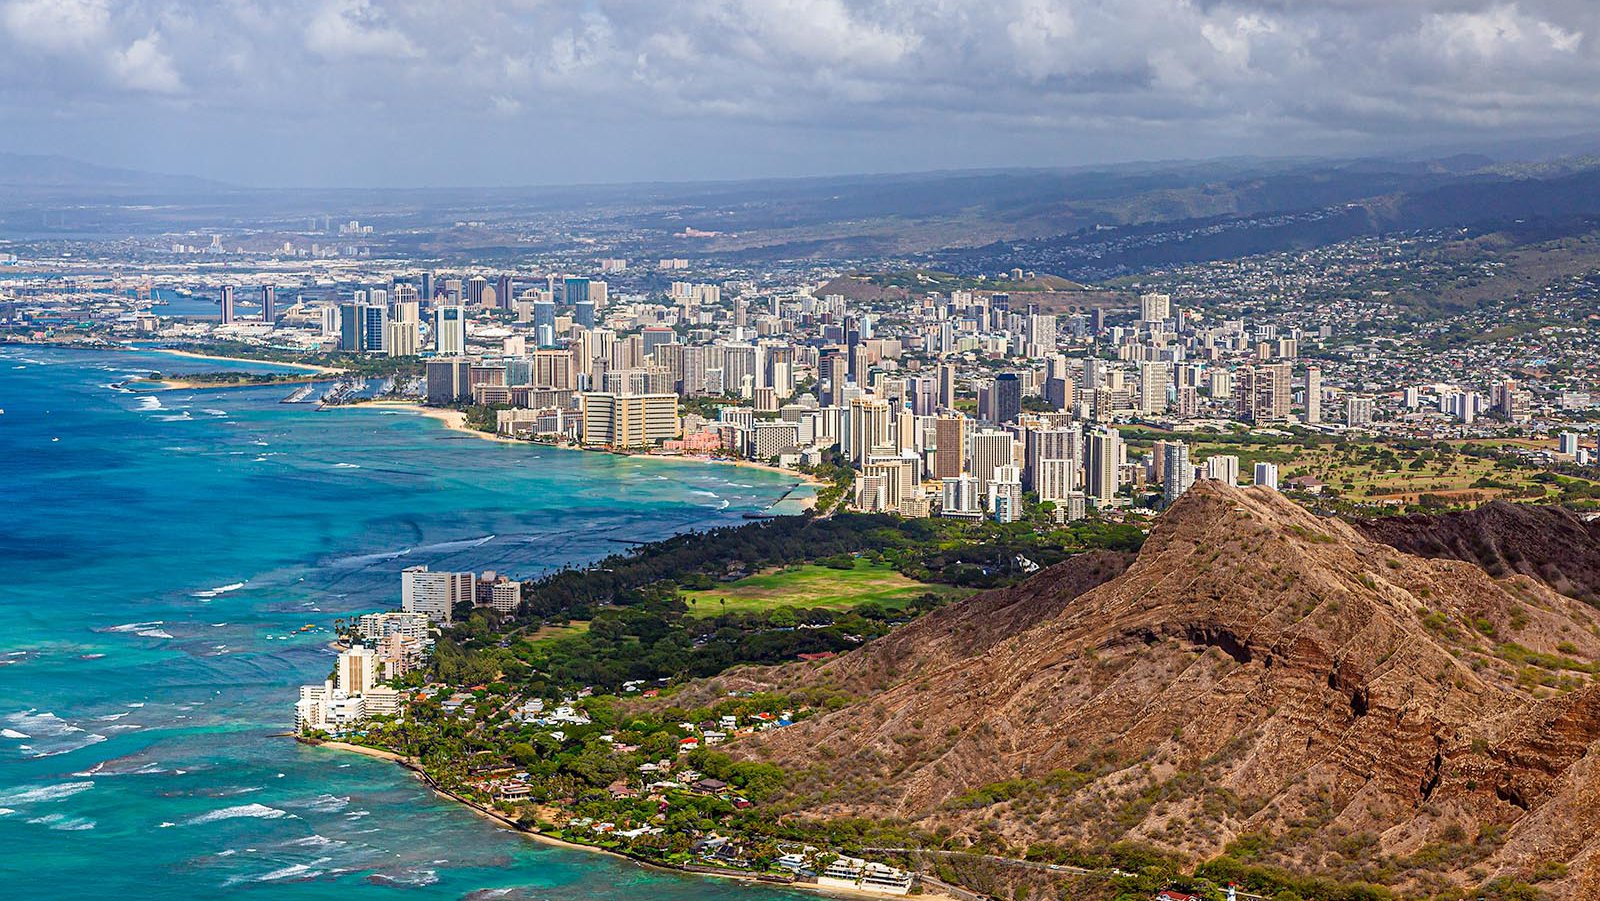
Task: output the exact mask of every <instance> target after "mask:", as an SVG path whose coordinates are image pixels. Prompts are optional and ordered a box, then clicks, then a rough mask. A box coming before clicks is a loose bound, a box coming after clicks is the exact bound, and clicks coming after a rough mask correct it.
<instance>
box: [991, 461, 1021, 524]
mask: <svg viewBox="0 0 1600 901" xmlns="http://www.w3.org/2000/svg"><path fill="white" fill-rule="evenodd" d="M989 512H990V514H991V515H993V516H994V521H995V522H998V523H1008V522H1016V521H1017V520H1019V519H1021V518H1022V470H1021V469H1020V468H1018V467H1017V466H1015V465H1012V464H1007V465H1005V466H998V467H996V468H995V471H994V480H993V481H991V482H990V483H989Z"/></svg>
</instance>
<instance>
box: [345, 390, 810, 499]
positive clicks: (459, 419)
mask: <svg viewBox="0 0 1600 901" xmlns="http://www.w3.org/2000/svg"><path fill="white" fill-rule="evenodd" d="M343 406H344V407H347V408H350V409H367V408H373V407H376V408H378V409H389V410H410V411H412V412H414V413H416V414H417V415H419V416H426V417H428V418H429V419H433V420H437V421H438V422H441V423H444V426H445V428H447V429H450V430H451V431H454V432H461V433H463V434H466V435H471V436H473V437H474V438H481V439H483V440H485V441H498V442H500V443H502V444H521V445H525V446H526V445H534V444H535V442H531V441H523V440H521V439H518V438H507V437H505V436H503V435H496V434H493V433H491V432H481V431H479V430H477V429H475V428H472V427H470V426H468V425H467V415H466V414H465V413H462V412H461V411H460V410H451V409H447V408H444V407H425V406H423V405H422V404H419V403H416V402H414V401H406V400H369V401H362V402H360V403H357V404H346V405H343ZM330 409H332V408H330ZM536 446H541V447H558V448H561V449H565V450H578V451H589V452H590V453H603V454H613V455H617V454H616V453H615V452H614V451H608V450H602V449H600V448H587V447H582V446H578V445H571V444H562V445H536ZM619 456H626V457H635V458H638V459H641V460H676V461H680V462H685V463H710V464H714V465H717V466H737V467H740V468H743V469H760V470H765V471H766V472H773V473H777V474H778V475H782V476H787V477H789V478H792V479H795V480H796V481H799V482H801V483H803V484H808V485H811V486H812V487H813V488H822V487H824V485H823V483H822V482H820V481H818V480H817V479H815V478H813V477H812V476H809V475H807V474H805V473H803V472H796V471H794V470H792V469H783V468H780V467H777V466H769V465H768V464H766V463H757V462H756V461H754V460H726V459H723V458H720V457H699V456H685V455H681V454H635V453H626V454H620V455H619ZM814 502H815V498H814V497H813V498H807V499H806V504H805V506H806V507H807V508H808V509H809V507H810V506H811V504H813V503H814Z"/></svg>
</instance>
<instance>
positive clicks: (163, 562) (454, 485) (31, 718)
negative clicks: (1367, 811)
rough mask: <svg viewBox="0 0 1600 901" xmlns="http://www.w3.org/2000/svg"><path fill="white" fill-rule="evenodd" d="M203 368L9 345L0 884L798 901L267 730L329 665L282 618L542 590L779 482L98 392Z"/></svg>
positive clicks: (163, 892) (221, 395)
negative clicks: (407, 586)
mask: <svg viewBox="0 0 1600 901" xmlns="http://www.w3.org/2000/svg"><path fill="white" fill-rule="evenodd" d="M216 368H217V364H216V363H209V362H205V361H194V360H185V359H182V358H178V357H171V356H162V355H158V354H153V353H135V352H127V353H120V352H119V353H103V352H92V351H70V350H50V349H43V348H34V347H0V408H3V409H4V413H3V414H0V461H3V463H4V468H5V469H4V478H3V479H0V571H3V572H4V573H5V575H6V578H5V581H4V590H3V591H0V612H3V614H4V622H5V628H4V629H0V728H3V729H4V731H3V732H0V811H3V813H0V886H3V888H4V890H5V895H6V896H7V897H28V898H42V899H53V898H60V899H74V901H77V899H79V898H81V896H82V895H83V894H84V893H85V892H86V891H87V892H92V893H94V894H95V895H96V896H101V897H107V896H109V897H114V898H117V899H119V901H140V899H147V898H148V899H155V898H163V899H165V898H204V897H213V896H219V895H220V896H229V897H231V896H234V895H241V896H252V895H260V894H262V893H264V892H269V893H270V895H271V897H273V898H280V897H281V898H293V899H298V898H307V899H319V898H346V897H349V896H350V895H351V893H355V894H357V895H359V896H361V897H371V898H391V897H392V898H463V897H475V898H476V897H510V898H530V899H532V898H538V899H578V898H599V899H612V898H662V899H690V898H695V899H698V898H712V899H720V898H735V897H737V898H745V899H757V901H764V899H774V898H780V897H791V895H789V894H788V893H784V892H780V891H777V890H773V889H768V888H763V887H754V886H745V885H737V884H731V883H726V882H717V881H703V880H698V879H692V878H679V877H677V876H674V875H670V874H662V873H656V872H651V871H646V870H643V869H641V868H639V867H635V866H633V865H631V864H629V863H627V862H623V861H616V860H613V859H609V858H605V857H600V856H596V855H591V854H585V853H582V852H573V851H566V850H561V849H553V848H549V847H545V846H541V845H537V844H534V843H531V842H529V841H527V840H526V839H524V838H522V837H520V836H517V835H514V834H512V833H509V832H506V831H504V830H500V829H498V828H496V827H494V826H493V825H492V824H490V823H488V822H486V821H484V820H482V819H481V818H478V817H476V816H474V815H473V814H471V813H470V812H468V811H466V810H464V809H461V808H459V807H457V806H455V805H453V804H450V803H447V802H444V801H441V800H439V799H437V798H435V797H434V796H433V795H432V794H430V793H429V792H427V791H426V790H425V789H423V788H422V787H421V786H420V785H419V784H418V783H417V782H416V781H414V780H413V779H412V778H411V777H410V776H409V775H407V774H406V773H405V772H404V771H402V770H400V769H399V768H398V767H395V766H392V765H390V764H387V763H384V762H381V761H375V760H370V759H367V758H362V757H357V756H354V755H349V754H342V753H340V752H336V751H328V750H323V749H315V748H307V747H304V746H301V745H299V744H296V743H295V742H293V741H292V740H290V739H287V738H283V737H280V733H282V732H284V731H285V730H286V729H287V727H288V725H289V720H290V719H291V715H292V703H293V698H294V692H295V686H297V685H298V684H300V683H301V682H306V681H313V680H318V679H321V678H322V677H323V676H324V675H325V674H326V673H327V671H328V669H329V667H330V664H331V662H332V654H331V652H329V651H328V650H327V649H326V647H325V645H326V642H327V641H328V639H329V634H328V632H327V631H326V630H325V629H322V630H318V631H317V632H313V633H306V634H298V633H294V632H293V630H295V629H298V628H299V627H300V626H301V625H303V624H306V623H315V624H318V625H320V626H326V625H327V624H328V623H330V622H331V621H332V619H333V618H334V617H335V616H339V615H342V614H347V613H351V612H357V611H365V610H374V609H384V608H388V607H392V606H394V605H395V604H396V603H397V597H398V575H397V574H398V572H399V570H400V569H401V568H402V567H404V566H409V565H413V564H417V563H426V564H428V565H430V566H433V567H438V568H453V569H472V570H484V569H497V570H500V571H503V572H508V573H511V574H513V575H517V576H522V577H528V576H534V575H537V574H539V573H540V572H543V571H545V570H546V569H547V568H549V567H554V566H560V565H563V564H567V563H578V562H584V561H587V560H592V559H595V558H597V557H599V556H602V555H604V554H606V553H610V552H612V551H614V550H617V549H618V548H621V547H623V546H625V545H626V544H627V543H629V542H635V541H640V540H648V539H653V538H658V537H662V536H664V535H666V534H668V533H670V532H673V531H676V530H682V529H686V528H693V527H696V526H701V525H706V524H711V523H718V522H733V521H737V520H738V519H739V517H740V516H741V515H742V514H743V513H745V512H749V511H752V510H759V509H763V508H765V507H766V505H767V504H769V503H770V502H771V501H772V500H774V499H775V498H777V497H778V496H779V495H781V494H782V493H783V492H784V491H785V490H786V489H787V488H788V487H789V486H790V485H791V484H792V481H791V480H788V479H785V478H782V477H780V476H776V475H774V474H770V473H765V472H761V471H754V470H742V469H731V468H728V467H719V466H714V465H708V464H695V463H668V462H661V461H642V460H629V459H625V458H618V457H611V456H606V455H601V454H590V453H584V452H581V451H566V450H554V449H544V448H535V447H524V446H511V445H504V444H496V443H492V442H487V441H482V440H479V439H476V438H472V437H470V436H463V435H457V434H455V433H451V432H449V431H446V430H444V429H443V428H442V427H440V426H439V425H438V424H437V423H434V422H432V421H430V420H426V419H424V418H421V417H418V416H415V415H412V414H410V413H408V412H402V411H387V412H380V411H377V410H359V409H357V410H342V411H335V412H321V413H319V412H315V411H314V410H313V409H311V408H309V407H306V406H303V405H292V404H280V403H278V401H279V399H280V398H282V397H283V396H284V395H285V394H287V393H288V390H289V389H287V388H283V387H277V388H272V387H266V388H246V389H229V390H214V391H165V392H155V393H137V392H129V391H126V390H119V389H117V388H115V387H113V383H115V382H118V381H121V380H123V379H125V378H126V377H127V376H128V375H130V374H134V373H139V372H143V371H148V370H150V369H159V370H160V371H162V372H165V373H180V372H186V371H197V370H211V369H216ZM245 368H261V367H245Z"/></svg>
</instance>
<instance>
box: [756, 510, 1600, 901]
mask: <svg viewBox="0 0 1600 901" xmlns="http://www.w3.org/2000/svg"><path fill="white" fill-rule="evenodd" d="M1119 569H1120V563H1118V562H1116V561H1112V560H1106V559H1103V558H1102V559H1101V561H1100V563H1099V564H1096V563H1094V562H1093V561H1084V562H1078V563H1077V564H1076V566H1074V564H1073V563H1068V564H1064V565H1063V566H1061V567H1056V568H1053V569H1051V570H1048V571H1046V572H1045V573H1042V574H1040V576H1038V577H1036V578H1035V579H1034V580H1030V581H1029V582H1028V583H1025V584H1024V585H1022V586H1018V587H1016V588H1013V589H1009V590H1007V591H1003V592H992V593H988V594H985V595H979V596H977V597H975V598H972V599H969V600H967V601H964V602H961V603H959V604H956V605H952V606H951V607H950V608H947V609H946V610H944V611H940V613H939V614H936V615H934V616H930V617H929V618H928V619H927V620H925V621H924V622H922V623H919V624H913V625H912V626H908V627H907V628H906V629H904V630H902V631H901V632H900V633H897V634H896V635H892V636H890V637H889V638H888V639H884V640H883V641H880V642H878V643H875V644H873V645H868V646H867V647H864V648H862V649H860V650H859V651H856V652H853V653H851V654H848V655H845V656H843V657H841V658H838V659H836V660H834V661H831V662H830V663H829V664H827V665H825V666H822V667H812V668H802V667H788V668H781V669H779V670H776V671H765V672H761V671H757V672H747V673H744V674H742V676H741V678H742V679H744V680H745V681H747V682H749V683H751V684H752V685H754V684H758V683H760V682H762V681H765V682H767V683H772V684H781V683H786V682H794V681H796V680H801V681H804V682H808V683H813V684H833V685H840V686H845V687H848V688H850V689H852V690H853V691H854V692H855V693H857V694H864V695H865V697H864V699H863V700H861V701H859V702H857V703H855V704H852V705H850V706H848V707H845V708H844V709H841V710H838V711H834V712H831V713H828V714H825V715H821V716H818V717H815V718H813V719H811V720H807V721H805V722H803V723H801V724H798V725H796V726H794V727H792V728H788V729H783V730H780V731H777V732H773V733H768V734H765V735H763V736H762V737H760V738H757V739H752V740H748V741H745V742H741V743H740V744H737V745H735V746H733V750H734V751H735V752H736V753H739V754H742V755H749V756H756V757H762V758H765V759H771V760H774V761H776V762H778V763H780V764H782V765H783V766H784V767H785V768H786V769H789V770H790V771H791V772H794V773H796V774H800V775H799V776H798V777H797V779H796V781H795V785H794V786H793V788H792V789H791V791H790V794H789V796H788V797H787V799H786V803H787V804H788V805H789V806H790V807H791V808H792V810H793V811H794V813H795V815H797V816H802V817H811V818H832V817H840V816H867V817H873V818H878V819H901V820H905V821H908V822H909V823H911V824H912V825H914V826H917V827H921V828H924V829H927V830H930V831H931V830H937V829H943V830H948V832H949V834H951V835H953V836H955V837H957V838H960V837H968V838H975V837H978V836H980V835H986V836H989V837H991V838H997V839H999V840H1001V841H1004V842H1006V843H1009V844H1010V845H1012V846H1013V847H1023V846H1026V845H1027V844H1029V843H1033V842H1039V841H1064V840H1077V841H1082V842H1086V843H1091V844H1094V845H1097V846H1103V845H1104V844H1105V843H1109V842H1112V841H1116V840H1120V839H1136V840H1140V841H1145V842H1149V843H1152V844H1155V845H1159V846H1162V847H1165V848H1168V849H1171V850H1174V851H1178V852H1181V853H1184V854H1187V855H1190V856H1192V857H1194V858H1205V857H1210V856H1213V855H1216V854H1218V853H1220V852H1222V851H1223V849H1224V847H1225V846H1226V845H1227V844H1228V843H1229V842H1230V841H1232V840H1233V839H1235V838H1237V837H1239V836H1241V835H1245V834H1255V835H1258V836H1263V837H1265V850H1264V851H1263V852H1262V854H1261V859H1262V860H1264V861H1266V862H1270V863H1275V864H1279V865H1283V866H1288V867H1292V868H1295V869H1298V870H1305V871H1317V872H1327V873H1333V874H1336V875H1342V876H1347V877H1352V878H1353V877H1357V876H1361V877H1364V878H1373V879H1382V880H1384V881H1389V882H1392V883H1396V884H1399V885H1402V886H1410V887H1412V888H1414V889H1418V890H1421V889H1424V888H1427V887H1428V886H1438V885H1442V884H1445V883H1446V882H1453V883H1457V884H1468V883H1475V882H1477V881H1481V880H1482V878H1484V876H1486V875H1489V876H1492V875H1528V874H1529V873H1530V872H1531V871H1532V870H1533V868H1534V867H1535V866H1537V865H1538V864H1539V863H1541V862H1542V861H1546V860H1555V861H1560V862H1565V863H1570V864H1571V867H1572V869H1571V871H1570V873H1569V874H1568V875H1567V876H1566V877H1565V879H1564V881H1562V882H1560V883H1551V884H1553V885H1558V886H1559V887H1560V888H1561V889H1562V890H1563V892H1564V891H1565V890H1572V891H1577V890H1578V889H1579V887H1580V886H1582V887H1583V888H1586V889H1593V888H1594V887H1596V877H1597V876H1600V872H1597V870H1596V868H1595V867H1594V866H1593V858H1594V857H1595V855H1597V854H1600V840H1597V839H1596V838H1595V836H1596V835H1597V834H1600V807H1596V806H1595V805H1594V804H1593V803H1591V802H1593V801H1594V800H1595V797H1594V796H1595V795H1596V794H1600V786H1597V784H1596V778H1597V776H1596V773H1597V771H1600V763H1597V757H1596V755H1595V754H1593V753H1591V751H1592V743H1593V742H1594V741H1595V739H1596V737H1597V736H1600V686H1595V685H1594V684H1593V683H1592V681H1591V675H1590V673H1589V671H1588V670H1589V668H1590V667H1589V664H1590V662H1592V661H1593V660H1595V658H1596V657H1597V656H1600V638H1597V637H1596V635H1597V634H1600V616H1597V614H1596V611H1595V610H1594V609H1593V608H1591V607H1588V606H1586V605H1584V604H1582V603H1580V602H1578V601H1576V600H1573V599H1572V598H1569V597H1565V596H1562V595H1560V594H1558V593H1556V592H1554V591H1552V590H1550V589H1549V588H1548V587H1547V586H1545V585H1544V584H1542V583H1540V582H1537V581H1535V580H1533V579H1531V578H1528V577H1525V576H1521V575H1514V576H1510V577H1508V578H1505V579H1503V580H1500V581H1497V580H1496V579H1494V578H1492V577H1490V576H1489V575H1488V574H1487V573H1486V572H1485V571H1484V570H1482V569H1480V568H1479V567H1477V566H1474V565H1471V564H1467V563H1463V562H1459V561H1455V560H1429V559H1424V558H1421V557H1415V556H1410V555H1407V554H1404V553H1401V552H1399V551H1396V550H1394V549H1392V548H1390V547H1387V546H1385V545H1382V544H1379V543H1377V542H1374V541H1372V540H1370V539H1368V538H1366V537H1363V535H1362V534H1361V532H1359V531H1357V529H1355V528H1353V527H1351V526H1349V525H1346V524H1344V523H1342V522H1339V521H1336V520H1328V519H1321V518H1318V517H1315V516H1313V515H1311V514H1309V513H1307V512H1306V511H1304V510H1302V509H1301V508H1299V507H1297V506H1295V505H1294V504H1292V503H1290V502H1289V501H1287V500H1285V499H1283V498H1282V496H1280V495H1278V494H1276V493H1275V492H1271V491H1267V490H1264V489H1248V490H1239V489H1234V488H1230V487H1226V486H1223V485H1221V484H1220V483H1216V482H1201V483H1199V484H1197V485H1196V486H1195V488H1194V489H1192V490H1191V491H1190V492H1189V493H1188V494H1186V495H1185V496H1184V497H1183V498H1182V499H1181V500H1180V501H1179V502H1178V503H1177V504H1175V505H1174V506H1173V507H1172V508H1171V509H1170V510H1169V511H1168V512H1167V513H1166V514H1164V515H1163V516H1162V517H1161V519H1160V520H1159V522H1158V523H1157V526H1156V528H1155V530H1154V531H1153V533H1152V534H1151V536H1150V539H1149V540H1148V542H1147V543H1146V545H1145V547H1144V549H1143V550H1142V551H1141V553H1140V554H1139V556H1138V559H1137V560H1136V561H1135V562H1134V563H1133V565H1132V566H1131V567H1129V568H1128V569H1127V570H1126V572H1122V573H1121V574H1120V575H1118V574H1117V572H1118V570H1119ZM1107 578H1109V581H1105V579H1107ZM1080 592H1081V593H1080Z"/></svg>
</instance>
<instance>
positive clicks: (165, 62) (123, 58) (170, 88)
mask: <svg viewBox="0 0 1600 901" xmlns="http://www.w3.org/2000/svg"><path fill="white" fill-rule="evenodd" d="M111 68H112V70H113V71H114V72H115V73H116V74H117V76H118V77H119V78H121V79H122V83H123V84H124V85H126V86H127V87H128V88H129V89H130V90H135V91H148V92H150V93H152V94H178V93H181V92H182V91H183V79H181V78H179V77H178V70H177V69H175V68H174V67H173V65H172V58H171V57H169V56H167V54H166V53H165V52H164V51H162V49H161V35H160V34H159V33H157V32H154V31H152V32H150V33H149V34H147V35H145V36H144V37H142V38H139V39H138V40H136V41H134V42H133V43H131V44H129V45H128V46H127V49H125V50H122V51H119V52H117V53H115V54H113V55H112V57H111Z"/></svg>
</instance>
